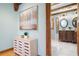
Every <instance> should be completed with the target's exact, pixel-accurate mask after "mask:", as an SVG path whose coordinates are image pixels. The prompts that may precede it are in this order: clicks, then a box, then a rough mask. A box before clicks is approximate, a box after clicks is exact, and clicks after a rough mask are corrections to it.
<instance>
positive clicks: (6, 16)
mask: <svg viewBox="0 0 79 59" xmlns="http://www.w3.org/2000/svg"><path fill="white" fill-rule="evenodd" d="M17 14H18V13H17V12H15V11H14V9H13V4H10V3H9V4H6V3H5V4H3V3H2V4H0V51H3V50H5V49H8V48H12V46H13V39H14V38H15V36H16V33H17V30H18V27H17V26H18V24H17V19H18V17H17Z"/></svg>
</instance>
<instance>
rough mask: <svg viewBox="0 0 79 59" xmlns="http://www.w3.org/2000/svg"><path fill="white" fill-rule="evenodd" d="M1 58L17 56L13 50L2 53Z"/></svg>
mask: <svg viewBox="0 0 79 59" xmlns="http://www.w3.org/2000/svg"><path fill="white" fill-rule="evenodd" d="M0 56H16V55H15V53H14V52H13V49H10V50H7V51H4V52H0Z"/></svg>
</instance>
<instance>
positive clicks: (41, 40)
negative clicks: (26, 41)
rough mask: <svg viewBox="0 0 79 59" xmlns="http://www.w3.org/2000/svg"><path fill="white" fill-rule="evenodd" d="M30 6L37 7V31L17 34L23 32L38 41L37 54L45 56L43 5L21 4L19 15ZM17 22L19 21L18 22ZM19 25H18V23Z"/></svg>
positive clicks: (44, 12)
mask: <svg viewBox="0 0 79 59" xmlns="http://www.w3.org/2000/svg"><path fill="white" fill-rule="evenodd" d="M32 6H38V30H19V26H18V34H19V35H23V34H24V32H28V33H29V36H31V37H33V38H36V39H37V40H38V54H39V55H42V56H43V55H46V9H45V4H44V3H43V4H33V3H30V4H29V3H27V4H21V5H20V8H19V13H20V12H22V11H23V10H25V9H28V8H30V7H32ZM18 22H19V20H18ZM18 24H19V23H18Z"/></svg>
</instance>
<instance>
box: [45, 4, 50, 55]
mask: <svg viewBox="0 0 79 59" xmlns="http://www.w3.org/2000/svg"><path fill="white" fill-rule="evenodd" d="M50 5H51V4H50V3H46V56H51V28H50V10H51V8H50V7H51V6H50Z"/></svg>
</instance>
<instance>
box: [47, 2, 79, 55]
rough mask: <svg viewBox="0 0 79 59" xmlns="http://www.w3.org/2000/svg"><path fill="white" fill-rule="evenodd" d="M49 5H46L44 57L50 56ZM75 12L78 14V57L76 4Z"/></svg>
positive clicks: (78, 48)
mask: <svg viewBox="0 0 79 59" xmlns="http://www.w3.org/2000/svg"><path fill="white" fill-rule="evenodd" d="M50 5H51V4H50V3H46V56H51V31H50V30H51V28H50V12H51V11H50V10H51V8H50V7H51V6H50ZM77 5H78V8H77V12H78V19H77V52H78V56H79V37H78V36H79V30H78V29H79V22H78V20H79V3H78V4H77Z"/></svg>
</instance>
